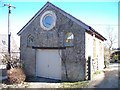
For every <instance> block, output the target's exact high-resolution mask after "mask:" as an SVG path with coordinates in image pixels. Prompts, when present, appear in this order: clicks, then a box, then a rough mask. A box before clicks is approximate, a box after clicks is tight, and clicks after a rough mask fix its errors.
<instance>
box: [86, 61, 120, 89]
mask: <svg viewBox="0 0 120 90" xmlns="http://www.w3.org/2000/svg"><path fill="white" fill-rule="evenodd" d="M88 88H120V64H118V63H110V66H109V68H107V69H105V70H104V73H103V74H102V75H98V77H96V78H94V80H92V81H91V82H90V84H89V86H88Z"/></svg>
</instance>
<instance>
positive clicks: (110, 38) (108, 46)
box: [104, 26, 117, 67]
mask: <svg viewBox="0 0 120 90" xmlns="http://www.w3.org/2000/svg"><path fill="white" fill-rule="evenodd" d="M106 38H107V41H106V43H105V47H104V52H105V55H104V56H105V57H104V58H105V67H106V64H109V60H110V59H111V53H112V52H111V51H112V48H113V47H114V44H115V43H116V42H117V41H116V40H117V36H116V32H115V30H114V28H113V27H111V26H108V28H107V29H106Z"/></svg>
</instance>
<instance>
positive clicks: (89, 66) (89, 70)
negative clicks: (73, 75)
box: [88, 56, 91, 80]
mask: <svg viewBox="0 0 120 90" xmlns="http://www.w3.org/2000/svg"><path fill="white" fill-rule="evenodd" d="M88 80H91V57H90V56H89V57H88Z"/></svg>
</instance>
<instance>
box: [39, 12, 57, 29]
mask: <svg viewBox="0 0 120 90" xmlns="http://www.w3.org/2000/svg"><path fill="white" fill-rule="evenodd" d="M47 17H51V18H49V19H51V20H53V21H50V22H48V26H47V25H45V22H46V21H45V20H46V18H47ZM46 24H47V23H46ZM55 24H56V14H55V13H54V12H53V11H46V12H44V13H43V14H42V16H41V18H40V26H41V28H43V29H44V30H51V29H52V28H53V27H54V26H55Z"/></svg>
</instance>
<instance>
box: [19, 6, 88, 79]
mask: <svg viewBox="0 0 120 90" xmlns="http://www.w3.org/2000/svg"><path fill="white" fill-rule="evenodd" d="M48 10H51V11H54V13H55V14H56V17H57V20H56V26H55V27H54V28H53V29H52V30H49V31H45V30H43V29H42V28H41V26H40V18H41V15H42V14H43V13H44V12H45V11H48ZM68 32H71V33H73V35H74V41H73V46H69V47H66V46H65V44H64V43H65V34H66V33H68ZM85 33H86V29H85V28H83V27H82V26H80V25H78V23H76V22H74V21H73V20H72V18H68V17H67V16H65V15H64V14H62V13H61V11H59V10H57V9H54V8H52V7H49V6H48V7H46V8H45V9H44V10H43V11H42V12H41V13H40V14H39V15H38V16H37V17H36V18H35V19H34V20H33V21H32V22H31V23H30V24H29V25H28V26H27V27H26V28H25V29H24V31H22V33H21V34H20V50H21V59H22V60H23V62H24V64H25V66H24V68H25V72H26V75H32V76H36V49H33V48H32V47H66V49H62V50H61V51H62V55H61V61H62V66H61V69H62V71H61V76H62V77H61V80H62V81H79V80H85V78H86V59H85V58H86V57H85V50H86V49H85V48H86V42H85V41H86V39H85V37H86V36H85ZM28 36H31V37H32V42H31V43H30V44H28Z"/></svg>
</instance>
